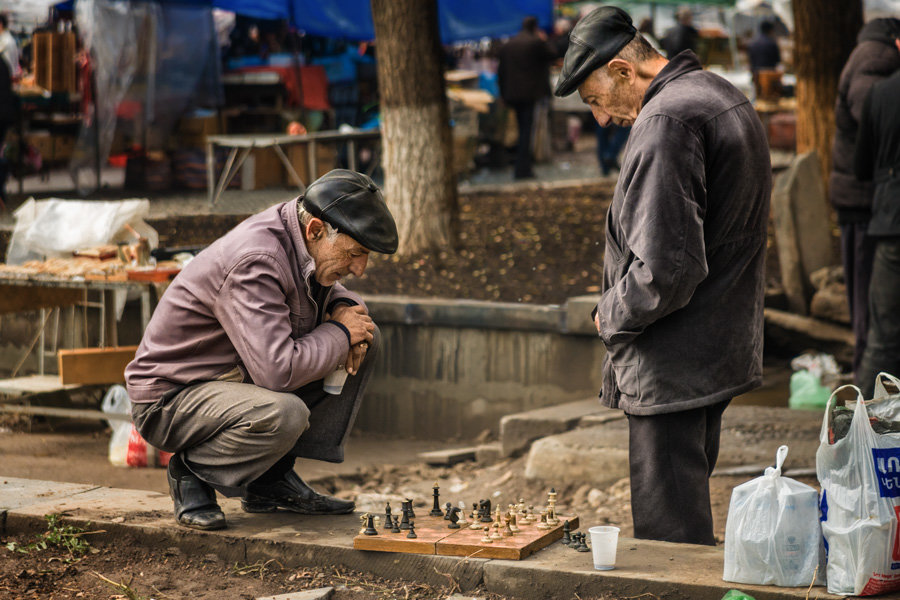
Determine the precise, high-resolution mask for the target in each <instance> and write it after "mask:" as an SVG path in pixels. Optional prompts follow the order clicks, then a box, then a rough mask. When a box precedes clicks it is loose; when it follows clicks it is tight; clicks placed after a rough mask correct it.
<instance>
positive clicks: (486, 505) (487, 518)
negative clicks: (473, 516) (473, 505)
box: [478, 500, 494, 523]
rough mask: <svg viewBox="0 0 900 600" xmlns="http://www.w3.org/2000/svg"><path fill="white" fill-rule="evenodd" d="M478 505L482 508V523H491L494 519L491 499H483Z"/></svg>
mask: <svg viewBox="0 0 900 600" xmlns="http://www.w3.org/2000/svg"><path fill="white" fill-rule="evenodd" d="M478 507H479V508H480V509H481V519H480V521H481V522H482V523H490V522H492V521H493V520H494V519H492V518H491V501H490V500H482V501H481V502H480V503H479V505H478Z"/></svg>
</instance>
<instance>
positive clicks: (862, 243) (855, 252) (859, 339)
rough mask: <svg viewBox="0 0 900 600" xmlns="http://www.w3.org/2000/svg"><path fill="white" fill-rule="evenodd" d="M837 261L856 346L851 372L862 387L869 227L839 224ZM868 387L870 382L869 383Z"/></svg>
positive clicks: (869, 272) (870, 246) (870, 249)
mask: <svg viewBox="0 0 900 600" xmlns="http://www.w3.org/2000/svg"><path fill="white" fill-rule="evenodd" d="M840 228H841V258H842V259H843V262H844V281H845V282H846V285H847V300H848V301H849V303H850V323H851V325H852V326H853V336H854V337H855V338H856V344H855V346H854V350H853V372H854V373H855V374H856V375H857V376H856V383H857V385H860V386H862V385H865V383H866V382H865V381H863V380H862V379H860V378H859V369H860V363H861V362H862V357H863V353H864V352H865V351H866V337H867V334H868V331H869V280H870V279H871V278H872V260H873V259H874V256H875V242H874V241H873V240H872V238H870V237H869V236H868V234H867V233H866V230H867V229H868V228H869V223H868V222H865V223H843V224H842V225H841V226H840ZM869 383H870V384H871V382H869Z"/></svg>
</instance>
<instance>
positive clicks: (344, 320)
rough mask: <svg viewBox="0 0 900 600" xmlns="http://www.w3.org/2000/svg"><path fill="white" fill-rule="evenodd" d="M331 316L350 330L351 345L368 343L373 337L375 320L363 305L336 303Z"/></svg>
mask: <svg viewBox="0 0 900 600" xmlns="http://www.w3.org/2000/svg"><path fill="white" fill-rule="evenodd" d="M331 318H332V319H333V320H335V321H337V322H338V323H340V324H341V325H343V326H344V327H346V328H347V331H349V332H350V346H351V347H355V346H356V345H357V344H359V343H360V342H366V343H369V342H371V341H372V340H373V339H375V334H374V331H375V322H374V321H373V320H372V317H370V316H369V315H368V314H367V313H366V309H365V307H363V306H347V305H345V304H341V305H338V306H337V308H335V309H334V313H332V314H331ZM351 355H352V352H351ZM348 365H349V359H348ZM348 371H349V369H348Z"/></svg>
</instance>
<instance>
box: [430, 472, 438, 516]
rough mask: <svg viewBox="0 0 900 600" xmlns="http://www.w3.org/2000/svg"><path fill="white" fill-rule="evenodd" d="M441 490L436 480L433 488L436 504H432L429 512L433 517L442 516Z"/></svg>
mask: <svg viewBox="0 0 900 600" xmlns="http://www.w3.org/2000/svg"><path fill="white" fill-rule="evenodd" d="M440 490H441V488H440V487H438V482H437V481H435V482H434V489H433V494H434V504H432V507H431V512H430V513H428V514H429V515H431V516H432V517H439V516H441V492H440Z"/></svg>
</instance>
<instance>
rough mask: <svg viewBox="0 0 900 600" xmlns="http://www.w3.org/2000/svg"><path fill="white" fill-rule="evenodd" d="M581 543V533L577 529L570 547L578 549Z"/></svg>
mask: <svg viewBox="0 0 900 600" xmlns="http://www.w3.org/2000/svg"><path fill="white" fill-rule="evenodd" d="M580 545H581V534H580V533H578V532H577V531H576V532H575V533H573V534H572V543H571V544H569V548H571V549H572V550H578V546H580Z"/></svg>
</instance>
